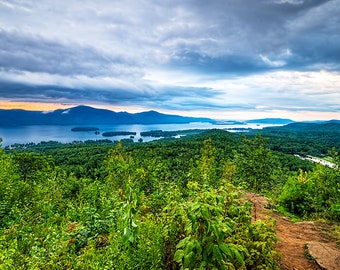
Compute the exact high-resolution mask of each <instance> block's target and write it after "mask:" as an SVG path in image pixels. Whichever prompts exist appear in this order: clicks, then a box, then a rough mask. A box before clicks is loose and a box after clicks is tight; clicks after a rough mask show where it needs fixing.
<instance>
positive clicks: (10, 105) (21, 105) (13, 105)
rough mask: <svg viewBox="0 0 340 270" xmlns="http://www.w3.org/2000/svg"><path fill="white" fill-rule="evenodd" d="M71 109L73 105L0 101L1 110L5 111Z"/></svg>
mask: <svg viewBox="0 0 340 270" xmlns="http://www.w3.org/2000/svg"><path fill="white" fill-rule="evenodd" d="M70 107H72V105H71V104H60V103H43V102H20V101H13V102H12V101H0V109H5V110H12V109H22V110H27V111H53V110H57V109H67V108H70Z"/></svg>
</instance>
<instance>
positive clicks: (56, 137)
mask: <svg viewBox="0 0 340 270" xmlns="http://www.w3.org/2000/svg"><path fill="white" fill-rule="evenodd" d="M265 126H270V125H256V124H247V125H246V124H244V125H216V124H211V123H199V122H197V123H196V122H195V123H189V124H162V125H93V127H97V128H99V132H100V134H99V135H96V134H95V133H94V131H87V132H73V131H71V129H72V128H74V127H76V126H74V125H73V126H68V125H65V126H15V127H0V137H1V138H2V139H3V141H2V146H9V145H13V144H15V143H19V144H26V143H31V142H32V143H39V142H42V141H57V142H62V143H70V142H73V141H86V140H103V139H109V140H112V141H118V140H121V139H127V138H130V136H114V137H103V136H102V135H101V134H102V133H103V132H107V131H131V132H136V133H137V135H136V136H134V139H133V140H134V141H135V142H137V141H138V139H140V138H141V136H140V132H142V131H151V130H163V131H175V130H187V129H213V128H218V129H230V128H254V129H260V128H263V127H265ZM271 126H272V125H271ZM77 127H79V126H77ZM142 139H143V141H144V142H147V141H152V140H155V139H158V138H153V137H142Z"/></svg>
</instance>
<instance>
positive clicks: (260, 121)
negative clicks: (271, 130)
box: [246, 118, 294, 125]
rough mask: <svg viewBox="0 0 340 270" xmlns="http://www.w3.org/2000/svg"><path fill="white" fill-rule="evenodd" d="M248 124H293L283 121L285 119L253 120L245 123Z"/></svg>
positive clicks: (287, 120)
mask: <svg viewBox="0 0 340 270" xmlns="http://www.w3.org/2000/svg"><path fill="white" fill-rule="evenodd" d="M246 122H247V123H249V124H273V125H287V124H290V123H293V122H294V121H293V120H290V119H285V118H262V119H253V120H248V121H246Z"/></svg>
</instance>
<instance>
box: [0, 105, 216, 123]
mask: <svg viewBox="0 0 340 270" xmlns="http://www.w3.org/2000/svg"><path fill="white" fill-rule="evenodd" d="M190 122H213V120H212V119H209V118H195V117H185V116H179V115H170V114H162V113H159V112H156V111H148V112H141V113H135V114H132V113H127V112H114V111H110V110H105V109H96V108H92V107H88V106H77V107H73V108H69V109H59V110H55V111H51V112H43V111H25V110H1V109H0V126H24V125H94V124H97V125H100V124H102V125H104V124H182V123H190Z"/></svg>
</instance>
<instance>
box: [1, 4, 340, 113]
mask: <svg viewBox="0 0 340 270" xmlns="http://www.w3.org/2000/svg"><path fill="white" fill-rule="evenodd" d="M338 14H340V4H339V1H337V0H258V1H252V0H214V1H205V0H188V1H179V0H178V1H177V0H175V1H170V0H169V1H168V0H166V1H156V0H142V1H133V0H132V1H127V2H124V3H119V2H116V1H114V2H113V1H109V0H100V1H96V2H93V1H90V0H85V1H81V2H79V1H74V0H70V1H67V2H66V1H59V2H56V1H52V0H47V1H29V0H27V1H17V0H13V1H8V0H4V1H1V2H0V75H1V80H0V99H7V100H30V101H34V100H39V101H41V100H44V101H46V102H48V101H49V100H53V101H55V100H60V102H68V101H70V102H72V103H76V101H77V99H79V100H81V102H82V103H84V102H85V103H86V102H87V101H88V102H93V101H95V102H104V103H113V104H138V105H140V106H143V104H144V105H145V106H147V107H152V106H157V107H158V108H162V107H164V108H167V109H185V110H188V109H190V108H196V109H197V108H202V109H205V108H209V107H210V108H215V109H218V108H221V109H222V108H226V109H229V108H235V109H236V108H238V109H241V108H243V109H251V108H256V107H261V106H262V105H263V103H270V102H272V103H275V105H274V106H272V108H273V109H275V108H276V109H277V108H280V109H282V108H291V109H293V108H297V107H299V106H298V103H305V104H309V103H313V102H314V103H315V100H316V99H315V97H314V96H315V95H313V94H310V93H309V92H308V91H307V92H306V90H305V89H306V86H305V85H304V83H303V82H302V84H301V85H300V86H299V87H297V86H296V85H297V79H294V82H293V84H294V86H293V88H294V91H295V93H298V94H295V95H294V93H291V92H289V91H288V92H283V91H281V90H280V89H278V86H277V85H280V84H282V81H275V80H273V81H271V83H272V85H270V87H268V86H266V87H262V86H261V85H252V84H251V83H250V82H249V80H248V78H249V77H251V76H252V75H254V74H259V76H260V75H261V74H263V76H268V74H271V72H280V71H284V72H295V71H300V72H310V71H316V72H318V71H320V70H326V71H329V72H334V73H332V74H331V75H329V76H330V77H331V78H332V79H334V78H335V80H337V79H338V76H339V75H338V72H339V71H340V47H339V46H338V44H340V30H339V29H340V28H339V25H340V17H339V16H338ZM155 71H161V72H163V73H168V74H170V75H169V76H168V77H167V78H162V77H156V76H152V80H150V79H148V76H149V74H150V73H151V74H152V73H153V72H155ZM173 72H177V74H180V77H181V80H180V81H179V79H178V77H176V76H172V75H171V74H172V73H173ZM269 76H270V75H269ZM313 76H317V74H314V73H313ZM234 78H237V79H238V84H237V85H236V84H234V83H233V82H232V80H233V79H234ZM291 79H292V78H290V77H289V78H288V79H287V81H286V84H287V85H291V83H292V82H290V81H289V80H291ZM203 80H206V81H205V82H203ZM221 80H226V81H228V80H229V82H225V83H224V85H223V84H220V81H221ZM280 80H281V79H280ZM258 81H259V82H262V81H261V80H258ZM334 85H337V84H334ZM320 86H321V88H320V91H321V94H320V95H321V96H322V97H323V96H325V97H328V95H327V91H328V88H324V87H322V84H320ZM239 87H240V88H242V89H247V91H246V94H245V93H244V94H243V96H242V93H243V92H242V91H241V92H240V90H238V88H239ZM328 87H329V88H331V91H333V90H334V89H333V88H332V86H328ZM252 92H253V93H254V94H252ZM268 92H269V93H275V94H276V96H274V95H270V94H269V95H267V93H268ZM287 93H288V94H287ZM261 96H262V97H265V96H266V97H267V96H268V99H265V100H261V98H259V97H261ZM221 97H223V98H221ZM297 97H298V98H297ZM242 98H243V100H242ZM322 100H324V101H323V103H320V104H318V106H317V107H316V109H318V110H323V109H324V107H325V106H328V105H330V103H329V102H328V103H327V102H326V98H322ZM237 102H238V103H237ZM339 103H340V101H339V100H338V96H337V95H336V96H335V99H333V104H331V106H330V109H331V110H333V111H334V110H336V109H337V108H338V107H339ZM263 106H268V105H266V104H264V105H263ZM300 107H302V106H300ZM300 107H299V108H300ZM307 107H308V109H310V107H311V106H307ZM307 107H306V108H307ZM334 108H335V109H334Z"/></svg>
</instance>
